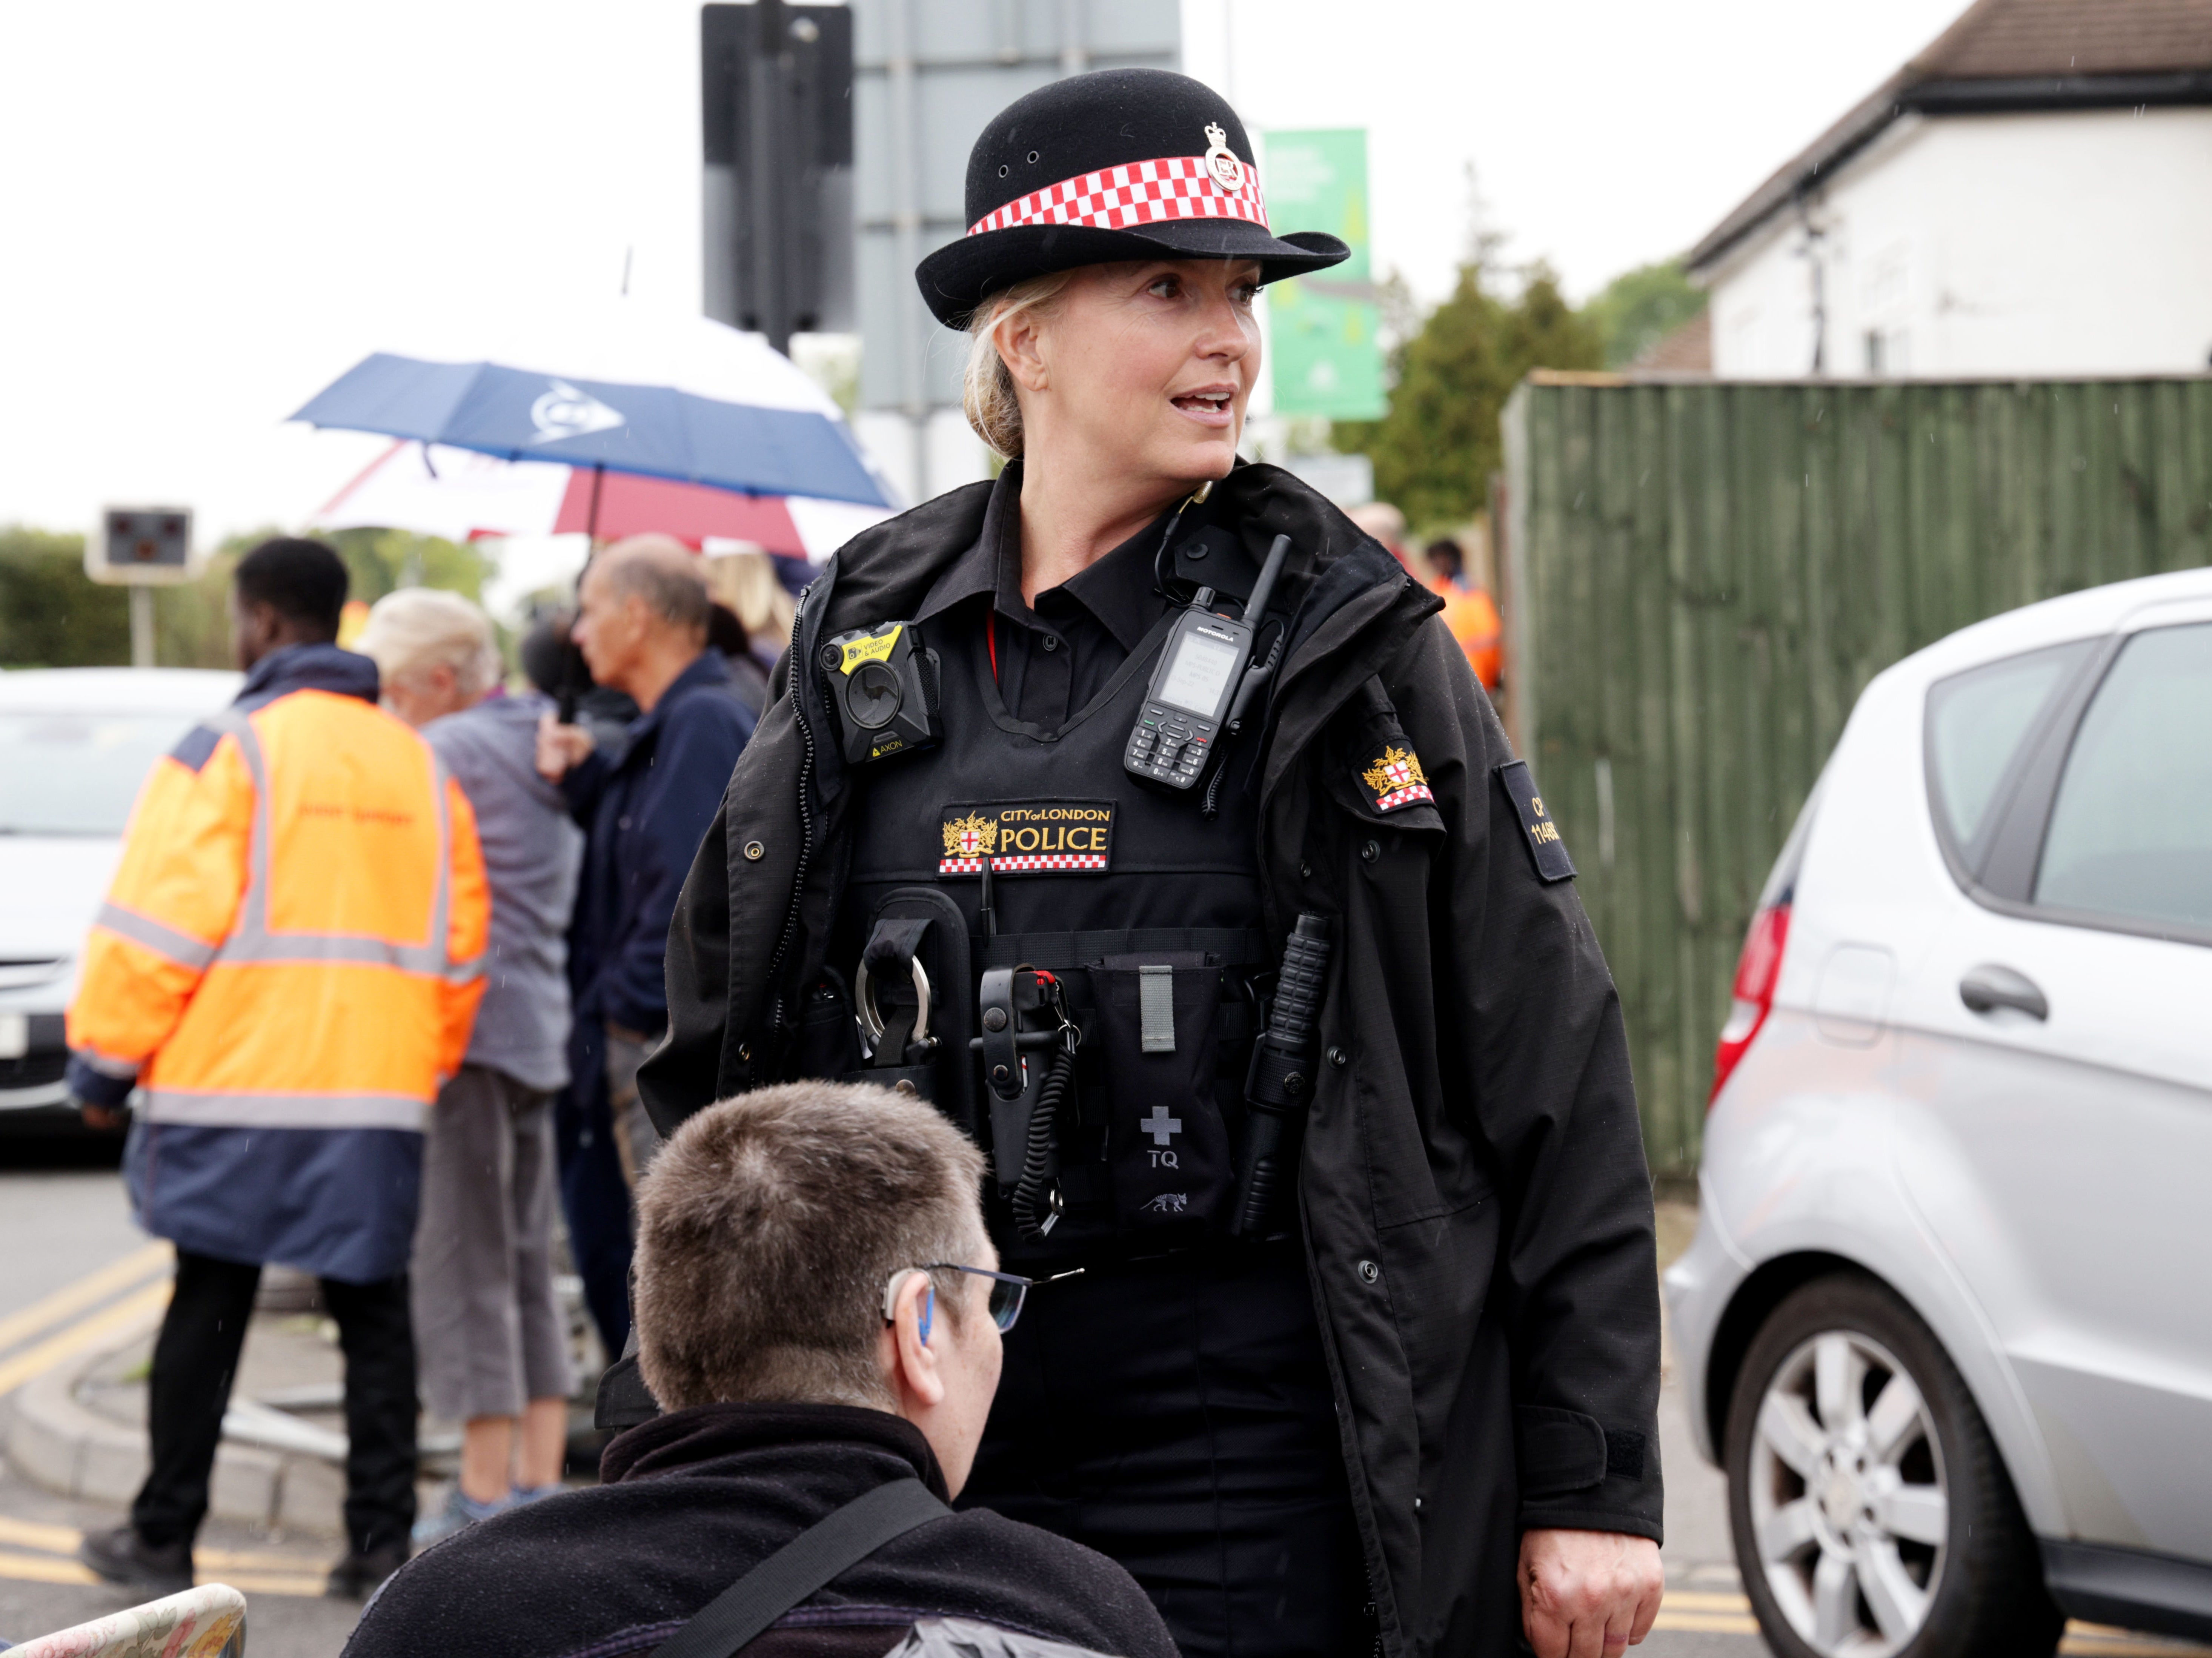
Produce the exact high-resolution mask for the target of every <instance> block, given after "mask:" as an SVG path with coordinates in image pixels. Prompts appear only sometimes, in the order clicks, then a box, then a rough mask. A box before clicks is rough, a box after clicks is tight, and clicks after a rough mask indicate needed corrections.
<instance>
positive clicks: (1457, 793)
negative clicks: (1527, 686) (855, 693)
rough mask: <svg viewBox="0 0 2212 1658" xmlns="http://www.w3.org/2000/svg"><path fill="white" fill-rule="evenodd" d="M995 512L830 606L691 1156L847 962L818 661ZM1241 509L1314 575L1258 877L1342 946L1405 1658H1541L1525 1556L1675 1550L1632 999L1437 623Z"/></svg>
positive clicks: (1350, 1469) (775, 778) (733, 784)
mask: <svg viewBox="0 0 2212 1658" xmlns="http://www.w3.org/2000/svg"><path fill="white" fill-rule="evenodd" d="M990 489H991V486H989V485H988V484H980V483H979V484H975V485H971V486H969V487H968V488H965V489H958V490H955V491H953V492H952V493H951V494H949V495H942V496H939V498H938V499H936V500H934V501H929V502H927V503H926V504H925V505H923V506H921V507H916V508H915V509H914V510H913V511H911V512H909V513H905V514H903V515H902V516H901V517H899V518H896V519H892V520H890V522H888V523H885V524H882V525H878V526H876V527H875V528H873V529H871V530H869V531H866V532H864V533H863V534H861V535H860V536H858V537H855V538H854V540H853V541H852V542H850V543H848V544H847V545H846V546H845V547H844V548H843V549H842V550H841V551H840V552H839V553H838V555H837V556H836V558H835V559H834V560H832V561H831V562H830V564H829V568H827V569H826V570H825V571H824V572H823V575H822V577H821V578H820V580H817V582H816V583H815V584H814V585H813V586H811V588H809V589H808V591H807V592H806V595H805V598H804V599H803V600H802V601H801V604H800V606H799V617H798V621H797V623H796V626H795V628H794V629H793V647H794V648H793V651H792V653H790V654H789V655H787V657H786V659H785V661H784V664H783V665H782V666H781V667H780V668H779V669H778V671H777V677H776V683H775V701H774V702H773V703H772V704H771V705H770V707H769V709H768V710H767V712H766V713H765V714H763V716H762V720H761V724H760V728H759V731H758V732H757V734H756V735H755V737H754V738H753V740H752V742H751V743H750V744H749V745H748V746H747V748H746V750H745V752H744V756H743V757H742V758H741V759H740V760H739V761H738V766H737V768H736V770H735V771H734V772H733V773H732V776H731V779H730V786H729V789H728V792H727V793H726V795H725V797H724V799H723V803H722V811H721V816H720V819H719V820H718V821H717V823H716V824H715V826H714V829H712V830H711V831H710V832H709V834H708V836H707V839H706V841H705V842H704V843H703V844H702V846H701V847H700V850H699V856H698V859H697V860H696V862H695V863H694V865H692V870H691V874H690V879H689V881H688V882H687V883H686V884H685V886H684V894H683V896H682V898H681V900H680V901H679V902H678V906H677V910H676V918H675V922H674V925H673V926H672V927H671V931H670V934H669V950H668V1005H669V1014H670V1030H669V1037H668V1041H667V1042H666V1043H665V1046H664V1047H663V1048H661V1049H660V1050H659V1052H658V1053H657V1054H655V1055H654V1057H653V1059H652V1060H650V1061H649V1062H648V1063H647V1066H646V1067H645V1070H644V1072H643V1073H642V1074H641V1078H640V1083H641V1087H642V1089H643V1092H644V1097H645V1102H646V1104H647V1108H648V1109H649V1110H650V1111H651V1112H652V1114H653V1118H654V1120H655V1121H656V1122H658V1123H659V1126H660V1127H661V1130H662V1132H663V1133H668V1132H671V1131H672V1130H673V1129H674V1128H675V1127H676V1126H677V1125H678V1123H679V1122H681V1121H682V1120H683V1119H684V1117H686V1116H688V1115H689V1114H691V1113H692V1112H694V1111H696V1110H698V1109H699V1108H702V1106H704V1105H706V1104H708V1102H711V1101H714V1100H716V1099H720V1098H724V1097H726V1096H729V1095H732V1094H736V1093H739V1092H742V1091H743V1090H745V1089H748V1088H750V1087H753V1086H755V1085H756V1084H763V1083H768V1082H774V1081H779V1080H782V1079H783V1078H784V1076H785V1072H784V1071H783V1069H782V1068H781V1067H782V1066H785V1065H787V1063H788V1062H789V1060H788V1056H789V1055H790V1054H791V1052H792V1049H793V1038H794V1035H795V1032H796V1028H797V1024H798V1021H799V1010H800V1008H801V1005H802V1000H801V999H802V994H803V992H804V991H805V987H806V986H807V985H808V984H810V983H811V981H813V979H814V978H815V976H816V975H818V974H819V972H820V970H821V968H822V965H823V958H824V954H825V951H826V950H827V948H828V945H829V933H830V920H831V915H832V912H833V909H834V907H835V906H836V902H837V900H838V897H839V895H840V893H841V890H842V880H843V875H844V871H845V868H846V862H847V853H848V841H849V836H850V833H851V823H850V817H849V813H850V808H851V806H852V805H853V802H854V799H855V798H856V795H858V794H859V793H860V791H857V790H856V789H855V788H854V779H853V777H852V775H851V774H849V773H848V771H847V770H846V768H844V765H843V762H842V759H841V758H840V756H839V755H838V753H837V749H836V742H835V740H834V737H833V735H832V732H833V730H834V728H833V727H832V726H830V725H829V714H828V711H827V709H826V708H825V706H824V704H823V696H822V689H821V685H820V677H819V676H818V675H817V674H811V673H800V674H798V675H795V676H794V675H793V674H792V672H791V664H792V663H793V662H794V661H796V662H799V663H807V662H811V661H812V660H813V659H814V656H815V651H816V648H817V645H818V643H819V641H821V640H822V639H823V638H824V637H826V636H827V635H830V634H832V633H836V632H840V631H842V630H844V629H850V628H855V627H860V626H864V625H872V624H876V623H881V622H884V621H886V620H891V619H896V618H899V617H902V616H910V615H912V614H913V612H914V610H915V607H916V606H917V605H918V604H920V603H921V598H922V596H923V595H924V594H925V593H926V592H927V591H928V589H929V587H930V585H931V583H932V582H933V580H934V579H935V578H936V576H937V575H938V574H939V572H940V571H941V570H942V569H943V568H945V565H946V564H947V563H949V562H951V561H952V560H953V559H955V558H957V556H959V555H960V554H961V553H962V552H963V551H964V550H966V549H968V548H969V546H971V545H972V544H974V542H975V537H976V536H977V534H978V533H979V531H980V529H981V523H982V518H983V513H984V508H985V505H986V503H987V501H988V500H989V498H990ZM1209 506H1210V507H1212V508H1213V509H1214V510H1212V511H1211V512H1209V513H1208V516H1209V518H1210V519H1212V520H1213V521H1215V522H1217V523H1218V522H1222V521H1224V519H1226V520H1227V521H1228V522H1231V523H1232V524H1233V525H1234V526H1235V529H1236V532H1237V535H1238V537H1239V538H1240V540H1241V542H1242V544H1243V549H1244V550H1245V552H1246V553H1247V554H1249V556H1250V557H1251V559H1252V561H1253V562H1255V563H1256V562H1258V561H1259V559H1260V558H1261V556H1264V553H1265V550H1266V549H1267V544H1268V543H1269V542H1270V541H1271V540H1272V538H1273V537H1274V536H1275V535H1276V534H1278V533H1286V534H1288V535H1289V536H1290V537H1291V539H1292V544H1293V547H1294V549H1295V551H1294V554H1293V559H1294V561H1295V562H1294V563H1293V565H1292V567H1291V572H1290V574H1288V575H1286V577H1285V580H1286V581H1287V582H1290V583H1291V584H1293V585H1292V586H1291V589H1290V592H1291V596H1292V598H1293V599H1294V602H1295V604H1296V606H1297V608H1296V610H1295V613H1294V616H1293V619H1292V622H1291V637H1290V642H1289V645H1288V647H1287V649H1286V650H1285V654H1284V659H1283V666H1282V668H1281V670H1280V671H1279V674H1278V677H1277V681H1276V687H1275V689H1274V693H1273V700H1272V703H1271V705H1270V707H1269V708H1268V710H1267V717H1266V720H1265V723H1264V727H1263V729H1262V732H1261V735H1260V737H1259V738H1258V740H1259V741H1260V742H1261V744H1262V745H1263V753H1262V759H1261V773H1260V775H1261V785H1260V787H1261V796H1260V810H1259V836H1260V862H1261V872H1262V882H1263V893H1264V903H1265V918H1266V926H1267V931H1268V933H1269V937H1270V938H1271V940H1272V941H1273V944H1274V945H1275V946H1276V947H1277V948H1279V946H1280V944H1281V941H1282V939H1283V938H1284V937H1285V936H1286V934H1287V933H1288V932H1289V930H1290V927H1291V924H1292V922H1293V921H1294V920H1296V919H1297V914H1298V912H1299V911H1301V910H1317V911H1321V912H1322V913H1325V914H1331V915H1334V916H1335V917H1336V918H1338V921H1337V927H1336V934H1337V938H1338V939H1339V940H1340V943H1339V946H1338V951H1337V961H1336V963H1335V965H1334V972H1333V975H1332V982H1331V984H1330V987H1329V991H1328V999H1327V1002H1326V1004H1325V1007H1324V1011H1323V1017H1322V1041H1323V1042H1324V1043H1325V1045H1326V1048H1327V1050H1328V1063H1326V1064H1324V1065H1323V1066H1321V1067H1320V1078H1319V1082H1318V1084H1317V1085H1316V1091H1315V1094H1314V1097H1313V1101H1312V1104H1311V1107H1310V1116H1309V1121H1308V1124H1307V1129H1306V1137H1305V1144H1304V1157H1303V1159H1302V1163H1301V1168H1300V1171H1299V1180H1298V1199H1299V1207H1300V1211H1301V1214H1302V1217H1303V1220H1304V1240H1305V1249H1306V1258H1307V1263H1308V1270H1309V1275H1310V1281H1311V1284H1312V1289H1313V1295H1314V1302H1315V1306H1316V1311H1317V1313H1318V1315H1319V1320H1320V1324H1321V1328H1322V1338H1323V1342H1324V1345H1325V1346H1326V1348H1327V1352H1328V1363H1329V1368H1330V1372H1331V1375H1332V1377H1333V1379H1334V1384H1335V1388H1336V1395H1337V1400H1338V1407H1339V1420H1340V1424H1341V1425H1342V1430H1343V1448H1344V1458H1345V1464H1346V1470H1347V1473H1348V1474H1349V1477H1350V1482H1351V1489H1352V1503H1353V1505H1354V1507H1355V1509H1356V1510H1357V1513H1358V1523H1359V1530H1360V1535H1361V1538H1362V1540H1363V1542H1364V1549H1365V1553H1366V1559H1367V1570H1368V1576H1369V1578H1370V1582H1371V1583H1372V1585H1373V1588H1374V1592H1375V1596H1376V1606H1377V1609H1378V1612H1379V1613H1380V1616H1381V1619H1382V1625H1383V1635H1384V1643H1385V1646H1386V1648H1387V1649H1388V1650H1389V1652H1390V1653H1392V1654H1394V1655H1396V1654H1422V1655H1425V1654H1431V1653H1440V1654H1441V1653H1448V1654H1452V1655H1459V1654H1468V1653H1480V1654H1492V1653H1495V1654H1501V1655H1502V1654H1505V1653H1509V1652H1511V1651H1513V1650H1515V1649H1516V1646H1517V1645H1518V1643H1519V1640H1520V1609H1519V1600H1518V1593H1517V1587H1516V1558H1517V1554H1518V1550H1519V1546H1520V1535H1521V1533H1522V1532H1523V1531H1524V1530H1528V1529H1530V1528H1534V1527H1575V1528H1580V1529H1585V1530H1595V1531H1613V1532H1625V1533H1633V1534H1635V1535H1637V1536H1640V1537H1649V1538H1652V1539H1654V1540H1656V1539H1657V1538H1658V1537H1659V1535H1660V1478H1659V1459H1658V1442H1657V1430H1656V1406H1657V1400H1658V1389H1659V1363H1660V1360H1659V1309H1658V1292H1657V1290H1658V1286H1657V1275H1656V1257H1655V1245H1654V1238H1653V1231H1652V1210H1651V1193H1650V1178H1649V1175H1648V1173H1647V1171H1646V1169H1645V1165H1644V1149H1643V1141H1642V1138H1641V1133H1640V1130H1639V1127H1638V1121H1637V1114H1636V1100H1635V1092H1634V1087H1633V1084H1632V1081H1631V1078H1630V1075H1629V1065H1628V1051H1627V1042H1626V1033H1625V1031H1624V1029H1623V1028H1622V1023H1621V1017H1620V999H1619V997H1618V995H1617V994H1616V993H1615V991H1614V989H1613V981H1612V978H1611V975H1609V974H1608V973H1607V970H1606V965H1605V959H1604V957H1603V956H1602V955H1601V953H1600V951H1599V950H1598V944H1597V939H1596V938H1595V935H1594V933H1593V932H1592V931H1591V928H1590V924H1589V919H1588V917H1587V916H1585V915H1584V914H1583V908H1582V905H1581V903H1580V902H1578V901H1577V898H1576V896H1575V893H1574V887H1573V883H1572V882H1571V880H1568V879H1560V878H1556V877H1557V876H1558V874H1559V872H1561V871H1562V870H1564V868H1565V865H1564V864H1563V863H1561V862H1559V850H1560V849H1559V847H1558V846H1557V844H1556V841H1552V842H1551V844H1548V845H1547V844H1545V841H1544V840H1543V839H1540V838H1538V837H1539V836H1542V837H1546V838H1548V825H1547V823H1544V822H1542V821H1541V820H1538V819H1535V818H1533V817H1531V816H1530V808H1529V805H1528V801H1527V799H1526V797H1527V796H1528V793H1530V791H1529V789H1528V785H1527V784H1526V782H1525V777H1526V774H1525V772H1517V773H1510V774H1505V775H1503V776H1501V775H1500V768H1502V767H1504V766H1506V765H1508V764H1509V763H1510V762H1511V761H1512V759H1513V755H1512V752H1511V750H1510V747H1509V746H1508V744H1507V742H1506V739H1505V734H1504V729H1503V728H1502V727H1501V726H1499V724H1498V717H1497V715H1496V714H1495V713H1494V712H1493V711H1492V708H1491V705H1490V702H1489V700H1488V698H1487V697H1486V696H1485V695H1484V694H1483V692H1482V689H1481V688H1480V685H1478V684H1477V683H1476V682H1475V679H1474V674H1473V672H1472V671H1470V670H1469V668H1468V662H1467V659H1466V657H1465V656H1464V655H1463V654H1462V653H1461V651H1460V649H1459V647H1458V646H1457V645H1456V644H1455V643H1454V642H1453V640H1452V637H1451V635H1449V633H1448V632H1447V631H1446V630H1445V629H1444V627H1443V623H1442V622H1440V621H1438V620H1437V619H1436V616H1435V612H1436V611H1437V610H1438V608H1439V607H1440V604H1439V601H1438V599H1437V597H1436V596H1435V595H1434V594H1433V593H1431V592H1428V591H1426V590H1425V589H1424V588H1423V587H1421V586H1419V584H1417V583H1415V582H1413V580H1410V579H1409V578H1408V577H1407V574H1405V572H1404V570H1403V569H1402V568H1401V567H1400V566H1399V564H1398V563H1397V562H1396V561H1395V559H1393V558H1392V557H1391V556H1389V553H1387V552H1386V551H1384V550H1383V548H1382V547H1381V546H1379V545H1378V544H1376V543H1375V542H1374V541H1373V540H1372V539H1371V538H1370V537H1367V536H1365V535H1364V534H1362V533H1361V531H1359V530H1358V528H1357V527H1356V526H1355V525H1352V523H1351V521H1350V520H1349V519H1346V518H1345V517H1344V516H1343V515H1342V514H1341V513H1339V512H1338V511H1337V510H1336V509H1335V508H1334V507H1332V506H1331V505H1330V504H1329V503H1328V501H1325V500H1324V499H1323V498H1322V497H1321V496H1320V495H1317V494H1316V493H1315V492H1314V491H1313V490H1312V489H1309V488H1308V487H1307V486H1306V485H1304V483H1300V482H1299V481H1298V480H1297V478H1295V477H1291V475H1290V474H1288V473H1286V472H1284V471H1279V470H1278V469H1276V468H1273V467H1270V466H1263V465H1240V466H1239V467H1237V470H1236V471H1234V472H1232V473H1231V475H1230V477H1228V478H1226V479H1225V480H1223V481H1222V482H1221V483H1219V484H1218V485H1216V486H1215V494H1214V500H1213V501H1212V502H1210V503H1209ZM1516 782H1517V783H1519V784H1520V795H1521V797H1522V798H1521V799H1517V800H1516V793H1515V790H1514V787H1513V785H1514V784H1516ZM1532 828H1533V829H1535V830H1536V835H1534V836H1532V835H1531V833H1530V830H1531V829H1532ZM1547 872H1549V873H1550V875H1551V876H1553V878H1547Z"/></svg>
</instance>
